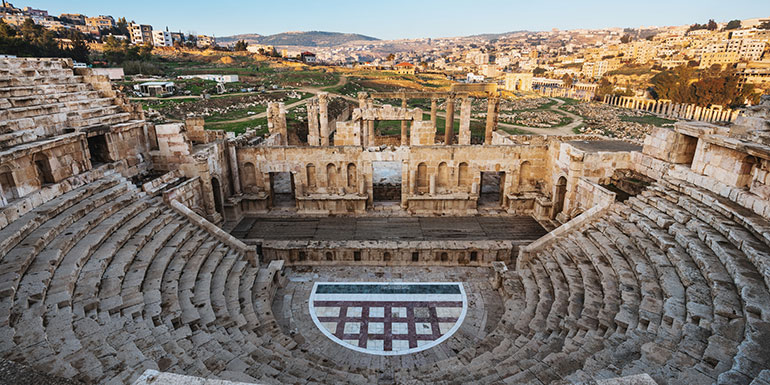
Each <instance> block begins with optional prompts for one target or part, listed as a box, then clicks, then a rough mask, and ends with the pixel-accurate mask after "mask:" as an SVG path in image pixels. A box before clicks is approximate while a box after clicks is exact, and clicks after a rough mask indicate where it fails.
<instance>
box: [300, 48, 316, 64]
mask: <svg viewBox="0 0 770 385" xmlns="http://www.w3.org/2000/svg"><path fill="white" fill-rule="evenodd" d="M299 59H300V60H302V62H303V63H306V64H315V63H316V56H315V54H314V53H312V52H309V51H305V52H302V53H301V54H299Z"/></svg>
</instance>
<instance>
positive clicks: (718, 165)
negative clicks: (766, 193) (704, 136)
mask: <svg viewBox="0 0 770 385" xmlns="http://www.w3.org/2000/svg"><path fill="white" fill-rule="evenodd" d="M752 167H753V159H752V158H750V157H749V155H748V154H746V153H744V152H741V151H737V150H733V149H730V148H727V147H723V146H719V145H717V144H713V143H709V142H707V141H705V140H700V141H698V146H697V149H696V150H695V157H694V158H693V162H692V170H693V171H695V172H697V173H700V174H703V175H707V176H710V177H713V178H715V179H716V180H718V181H720V182H722V183H725V184H728V185H731V186H735V187H746V186H748V185H749V184H750V182H751V180H752V175H751V171H752Z"/></svg>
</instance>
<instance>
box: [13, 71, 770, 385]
mask: <svg viewBox="0 0 770 385" xmlns="http://www.w3.org/2000/svg"><path fill="white" fill-rule="evenodd" d="M466 91H467V92H466ZM499 98H500V96H499V95H497V94H496V93H494V92H488V90H487V91H484V92H479V90H474V89H472V88H467V89H462V91H460V90H455V91H453V92H435V93H419V92H401V93H398V92H393V93H371V94H366V93H361V94H359V96H358V98H357V99H356V98H343V97H340V96H337V95H332V94H327V93H320V94H318V95H315V96H314V97H313V98H311V99H309V100H308V101H307V103H306V111H307V117H306V119H305V121H306V123H307V124H306V127H304V126H303V127H301V130H300V131H302V134H301V135H299V134H298V130H297V129H296V127H287V123H286V114H287V112H286V109H285V107H284V106H283V104H281V103H271V104H270V105H269V106H268V128H269V134H268V135H264V136H263V135H256V133H255V131H246V133H244V134H240V135H237V136H236V135H233V134H232V133H225V132H223V131H214V130H204V129H203V119H201V118H191V119H189V120H187V121H185V122H178V123H169V124H152V123H150V122H148V121H146V120H145V117H144V113H143V111H142V109H141V107H140V106H138V105H136V104H132V103H130V102H129V101H128V100H127V99H126V98H125V97H123V96H121V95H119V94H118V93H116V91H114V90H113V87H112V85H111V84H110V82H109V80H108V79H107V78H106V77H104V76H97V75H95V74H93V73H92V71H91V70H90V69H88V68H73V63H72V62H71V61H69V60H61V59H15V58H4V59H0V115H1V118H0V277H2V279H0V294H1V295H0V374H1V376H0V377H2V378H0V383H12V384H79V383H88V384H90V383H93V384H178V383H195V384H204V383H205V384H228V383H232V384H235V383H254V384H305V383H313V384H318V383H329V384H340V383H357V384H375V383H376V384H423V383H438V384H468V383H478V384H498V383H505V384H582V383H584V384H653V383H657V384H711V383H719V384H755V385H759V384H769V383H770V291H769V289H768V287H769V286H768V285H770V124H769V123H768V122H769V121H770V100H768V99H764V101H763V103H762V104H761V105H758V106H754V107H749V108H746V109H745V110H743V111H742V112H741V113H740V115H739V116H738V117H737V119H736V121H735V122H734V123H733V124H731V125H715V124H709V123H703V122H693V121H686V120H683V121H679V122H677V123H676V125H675V126H674V127H673V128H657V129H655V130H654V131H653V132H652V133H651V134H650V135H648V136H647V137H646V139H645V140H644V142H643V143H633V142H627V141H621V140H613V139H611V138H606V137H600V136H586V135H581V136H525V135H509V134H507V133H505V132H503V131H502V130H497V115H498V105H499V102H500V99H499ZM411 99H423V100H425V99H428V100H430V101H431V106H432V107H431V111H422V110H420V109H416V108H409V107H408V106H409V100H411ZM393 100H396V102H393ZM474 101H475V103H476V104H477V105H478V103H482V104H483V105H485V106H486V115H485V118H482V119H481V120H482V121H481V122H477V123H479V124H480V125H482V126H484V127H485V132H484V134H483V135H482V136H481V137H477V136H472V134H471V122H472V120H473V117H472V116H471V109H472V103H474ZM438 106H446V108H445V109H446V112H447V114H446V119H444V120H445V121H446V122H447V123H446V126H445V130H444V131H445V132H444V133H442V134H440V135H438V134H437V127H436V126H437V122H438V121H439V120H438V117H439V115H443V114H444V112H443V111H444V108H443V107H442V111H438V110H439V108H438ZM424 116H425V117H426V118H423V117H424ZM428 116H429V117H430V119H428V118H427V117H428ZM376 121H400V127H401V132H400V135H394V136H381V135H378V134H377V133H376V132H375V130H374V127H375V122H376ZM455 121H459V130H455V129H454V127H455V125H454V122H455ZM442 123H443V121H442ZM220 380H221V381H220Z"/></svg>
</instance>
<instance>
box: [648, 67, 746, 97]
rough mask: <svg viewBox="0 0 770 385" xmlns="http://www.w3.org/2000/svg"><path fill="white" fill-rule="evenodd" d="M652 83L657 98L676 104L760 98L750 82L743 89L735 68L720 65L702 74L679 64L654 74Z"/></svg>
mask: <svg viewBox="0 0 770 385" xmlns="http://www.w3.org/2000/svg"><path fill="white" fill-rule="evenodd" d="M651 82H652V84H653V87H652V91H653V95H654V96H655V98H656V99H669V100H671V101H673V102H674V103H692V104H696V105H700V106H708V105H712V104H718V105H721V106H727V107H737V106H740V105H743V104H744V103H745V102H746V101H747V100H748V101H751V102H754V101H756V100H757V99H758V97H759V96H758V94H756V93H755V92H754V88H753V87H751V85H745V86H744V87H743V88H740V87H739V85H738V78H737V77H736V76H735V74H734V73H733V71H732V70H727V71H722V70H721V67H719V66H715V67H712V68H708V69H706V70H704V71H701V72H700V73H699V74H696V72H695V70H694V69H693V68H692V67H688V66H680V67H676V68H673V69H671V70H668V71H663V72H661V73H659V74H657V75H655V76H654V77H653V78H652V80H651Z"/></svg>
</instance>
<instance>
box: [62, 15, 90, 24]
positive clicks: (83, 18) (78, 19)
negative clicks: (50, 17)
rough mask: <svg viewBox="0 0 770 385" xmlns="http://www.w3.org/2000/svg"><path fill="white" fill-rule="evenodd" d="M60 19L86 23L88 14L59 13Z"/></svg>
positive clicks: (72, 22) (73, 22)
mask: <svg viewBox="0 0 770 385" xmlns="http://www.w3.org/2000/svg"><path fill="white" fill-rule="evenodd" d="M59 19H62V20H64V21H66V22H68V23H70V24H75V25H85V24H86V15H81V14H79V13H62V14H61V15H59Z"/></svg>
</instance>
